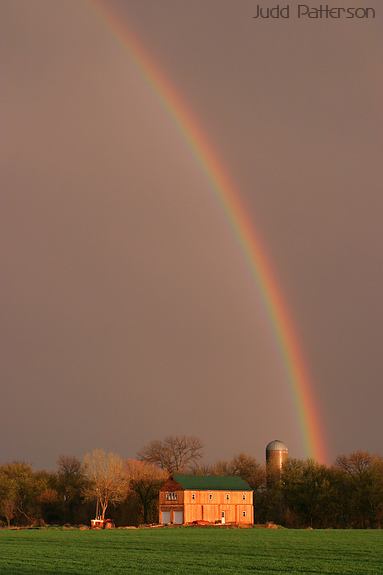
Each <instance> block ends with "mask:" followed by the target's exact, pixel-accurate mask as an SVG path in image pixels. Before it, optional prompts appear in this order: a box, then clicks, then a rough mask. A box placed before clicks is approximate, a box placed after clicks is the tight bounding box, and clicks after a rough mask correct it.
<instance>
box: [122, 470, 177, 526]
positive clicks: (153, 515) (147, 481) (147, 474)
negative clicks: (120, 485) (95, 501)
mask: <svg viewBox="0 0 383 575" xmlns="http://www.w3.org/2000/svg"><path fill="white" fill-rule="evenodd" d="M126 466H127V475H128V477H129V487H130V489H131V491H132V492H133V493H134V495H135V496H136V498H137V500H138V502H139V506H140V509H141V512H142V519H143V522H144V523H151V522H155V521H158V494H159V490H160V487H161V485H162V484H163V482H164V481H165V479H166V477H167V473H166V472H165V471H164V470H163V469H160V468H159V467H157V466H155V465H153V464H151V463H147V462H146V461H138V460H136V459H128V461H127V463H126Z"/></svg>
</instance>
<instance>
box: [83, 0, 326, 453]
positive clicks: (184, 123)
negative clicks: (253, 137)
mask: <svg viewBox="0 0 383 575" xmlns="http://www.w3.org/2000/svg"><path fill="white" fill-rule="evenodd" d="M90 2H91V4H92V5H93V6H95V7H96V8H97V10H98V12H99V13H100V14H101V16H102V17H103V18H104V19H106V20H107V22H108V24H109V26H110V28H111V30H112V32H113V34H115V36H116V37H117V38H118V39H119V41H120V42H121V43H122V44H123V45H124V46H125V47H126V48H127V49H128V50H129V53H130V54H131V56H132V57H133V60H134V61H135V63H136V65H137V66H138V68H139V69H140V71H141V73H142V75H143V76H144V77H145V79H146V81H147V82H148V84H149V85H150V86H151V88H152V89H153V90H154V92H155V93H156V94H157V95H158V97H159V98H160V100H161V101H162V104H163V106H164V108H165V109H166V110H167V112H168V113H169V115H170V116H171V117H172V118H173V120H174V122H175V123H176V125H177V127H178V129H179V130H180V132H181V133H182V135H183V137H184V138H185V140H186V142H187V144H188V146H189V147H190V149H191V151H192V152H193V154H194V157H195V158H196V160H197V162H198V163H199V164H200V166H201V167H202V168H203V170H204V171H205V173H206V176H207V178H208V180H209V182H210V184H211V187H212V189H213V190H214V192H215V194H216V196H217V198H218V199H219V201H220V203H221V204H222V206H223V209H224V210H225V213H226V216H227V219H228V221H229V222H230V225H231V228H232V230H233V232H234V234H235V236H236V238H237V240H238V241H239V243H240V245H241V247H242V251H243V253H244V255H245V257H246V259H247V262H248V265H249V267H250V270H251V273H252V276H253V278H254V279H255V281H256V284H257V285H258V288H259V290H260V292H261V295H262V298H263V302H264V304H265V306H266V309H267V313H268V316H269V318H270V321H271V323H272V326H273V332H274V335H275V338H276V340H277V345H278V348H279V349H280V352H281V354H282V357H283V361H284V365H285V367H286V370H287V374H288V379H289V383H290V387H291V390H292V394H293V398H294V404H295V406H296V410H297V414H298V420H299V425H300V429H301V433H302V437H303V442H304V448H305V452H306V455H307V456H309V457H312V458H314V459H316V460H317V461H320V462H325V461H327V460H328V457H327V450H326V447H325V440H324V432H323V427H322V426H321V424H320V417H319V410H318V407H317V405H316V401H315V398H314V393H313V386H312V383H311V381H310V377H309V374H308V371H307V368H306V366H305V362H304V359H303V354H302V350H301V346H300V345H299V342H298V338H297V336H296V334H295V330H294V326H293V322H292V319H291V315H290V313H289V310H288V307H287V305H286V303H285V301H284V299H283V296H282V293H281V291H280V289H279V286H278V283H277V281H276V279H275V276H274V273H273V271H272V268H271V265H270V262H269V260H268V258H267V255H266V250H265V248H264V247H263V245H262V242H261V239H260V238H259V236H258V234H257V232H256V230H255V229H254V226H253V224H252V222H251V220H250V218H249V216H248V214H247V212H246V210H245V209H244V206H243V204H242V202H241V199H240V194H239V192H238V190H237V189H236V187H235V185H234V184H233V182H232V181H231V179H230V176H229V174H228V173H227V171H226V169H225V166H224V164H223V162H222V161H220V159H219V157H218V154H217V152H216V150H215V149H214V148H213V146H212V144H211V142H209V139H208V137H207V135H206V133H205V132H204V131H203V129H202V127H201V126H200V125H199V123H198V120H197V118H196V117H195V115H194V114H193V112H192V110H191V109H190V107H189V106H188V105H187V103H186V101H185V99H184V98H183V97H181V95H180V94H179V93H178V92H177V89H176V88H175V86H174V85H173V84H172V83H171V81H170V80H169V78H168V77H167V76H166V74H165V73H164V72H163V70H161V69H160V67H159V65H158V64H157V62H156V61H155V60H154V58H153V57H152V55H151V54H149V52H148V51H147V50H146V49H145V47H144V46H143V44H142V42H141V41H140V40H139V38H138V37H137V36H136V35H135V34H134V33H133V31H132V30H130V29H129V28H128V26H127V24H126V22H125V21H124V22H122V21H121V20H120V19H119V18H118V17H117V16H116V14H114V13H113V11H112V10H111V8H110V6H108V5H107V4H106V2H105V1H104V0H90Z"/></svg>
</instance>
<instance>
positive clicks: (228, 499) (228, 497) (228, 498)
mask: <svg viewBox="0 0 383 575" xmlns="http://www.w3.org/2000/svg"><path fill="white" fill-rule="evenodd" d="M226 501H230V493H226Z"/></svg>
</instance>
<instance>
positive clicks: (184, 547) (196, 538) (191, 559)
mask: <svg viewBox="0 0 383 575" xmlns="http://www.w3.org/2000/svg"><path fill="white" fill-rule="evenodd" d="M250 572H252V573H265V574H267V575H276V574H280V575H286V574H296V573H301V574H302V573H303V574H307V575H312V574H318V575H327V574H334V573H337V574H342V575H345V574H348V573H352V574H355V575H363V574H365V573H366V574H367V573H368V574H379V575H382V574H383V532H382V531H298V530H287V529H281V530H264V529H220V528H173V529H172V528H168V529H166V528H165V529H136V530H122V529H118V530H113V531H78V530H60V529H39V530H20V531H8V530H1V531H0V573H1V575H6V574H7V575H8V574H9V575H17V574H19V573H20V574H27V573H28V574H39V575H43V574H46V573H51V574H66V573H68V574H69V573H70V574H73V573H76V574H77V573H78V574H81V575H82V574H98V573H103V574H109V573H118V574H120V573H140V574H146V573H182V574H183V573H197V574H199V573H201V574H202V573H204V574H207V573H209V574H215V573H233V574H234V573H235V574H240V573H250Z"/></svg>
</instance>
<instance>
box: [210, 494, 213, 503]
mask: <svg viewBox="0 0 383 575" xmlns="http://www.w3.org/2000/svg"><path fill="white" fill-rule="evenodd" d="M212 500H213V494H212V493H209V501H212Z"/></svg>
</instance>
